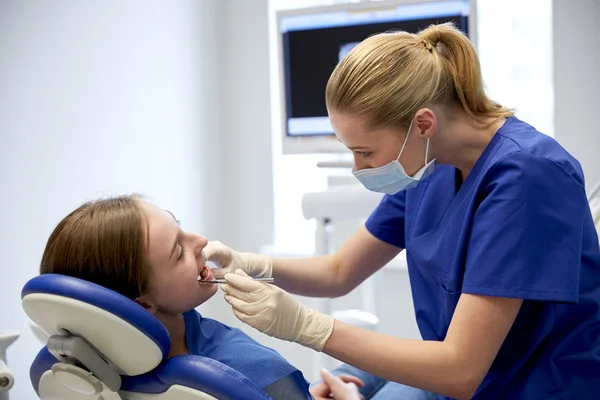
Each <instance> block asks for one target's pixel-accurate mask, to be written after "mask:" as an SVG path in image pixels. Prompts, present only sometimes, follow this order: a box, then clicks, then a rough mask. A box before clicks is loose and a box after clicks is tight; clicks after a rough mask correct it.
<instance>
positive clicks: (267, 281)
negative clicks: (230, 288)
mask: <svg viewBox="0 0 600 400" xmlns="http://www.w3.org/2000/svg"><path fill="white" fill-rule="evenodd" d="M251 279H252V280H253V281H258V282H265V283H273V282H275V279H273V278H251ZM198 281H199V282H202V283H227V281H226V280H225V279H209V280H206V281H202V280H200V277H198Z"/></svg>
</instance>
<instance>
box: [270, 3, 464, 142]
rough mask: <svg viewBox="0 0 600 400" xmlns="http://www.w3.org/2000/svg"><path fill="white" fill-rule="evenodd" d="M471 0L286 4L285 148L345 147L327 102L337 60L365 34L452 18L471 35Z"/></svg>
mask: <svg viewBox="0 0 600 400" xmlns="http://www.w3.org/2000/svg"><path fill="white" fill-rule="evenodd" d="M472 3H475V1H471V2H470V1H469V0H404V1H400V0H394V1H390V0H387V1H364V2H358V3H348V4H337V5H332V6H326V7H315V8H306V9H295V10H284V11H279V12H277V14H276V18H277V29H278V30H277V36H278V47H279V49H278V52H279V65H278V67H279V71H278V73H279V84H280V100H281V108H280V109H281V112H282V116H281V117H282V118H281V120H282V134H283V137H282V144H283V153H284V154H301V153H347V152H348V150H347V149H346V148H345V147H344V146H343V145H341V143H339V142H338V140H337V139H336V137H335V135H334V133H333V130H332V128H331V125H330V123H329V118H328V116H327V109H326V106H325V87H326V85H327V80H328V79H329V76H330V75H331V72H332V71H333V69H334V67H335V66H336V64H337V63H338V62H339V61H340V60H341V59H342V58H343V57H344V55H346V54H347V53H348V52H349V51H350V50H351V49H352V48H353V47H354V46H356V45H357V44H358V43H359V42H360V41H362V40H364V39H366V38H367V37H369V36H371V35H374V34H377V33H381V32H386V31H394V30H403V31H407V32H412V33H416V32H418V31H420V30H422V29H424V28H426V27H427V26H429V25H431V24H437V23H444V22H453V23H454V24H455V25H456V26H457V27H458V28H459V29H461V30H462V31H463V32H465V33H466V34H467V35H469V37H470V38H471V40H472V41H474V35H473V34H474V27H475V25H474V22H473V18H471V16H472V15H474V4H472Z"/></svg>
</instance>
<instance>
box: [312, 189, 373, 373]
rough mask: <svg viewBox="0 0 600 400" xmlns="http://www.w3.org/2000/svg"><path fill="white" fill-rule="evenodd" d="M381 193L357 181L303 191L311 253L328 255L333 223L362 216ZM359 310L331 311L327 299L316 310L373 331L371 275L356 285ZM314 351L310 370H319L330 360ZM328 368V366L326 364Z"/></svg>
mask: <svg viewBox="0 0 600 400" xmlns="http://www.w3.org/2000/svg"><path fill="white" fill-rule="evenodd" d="M382 197H383V194H381V193H375V192H371V191H368V190H366V189H365V188H364V187H362V186H361V185H360V184H358V183H354V184H345V185H335V186H331V187H329V188H328V189H327V190H325V191H322V192H313V193H306V194H305V195H304V196H302V213H303V215H304V218H306V219H312V218H314V219H316V221H317V228H316V231H315V255H325V254H329V253H331V252H332V251H333V250H334V248H333V247H334V246H333V245H332V240H331V239H332V238H331V236H332V230H333V227H334V223H339V222H340V221H344V220H353V219H354V220H358V219H360V218H366V216H368V215H369V214H370V213H371V212H372V211H373V210H374V209H375V207H377V205H378V204H379V202H380V201H381V199H382ZM360 288H361V290H362V303H363V304H362V308H363V309H362V310H333V309H332V307H331V299H322V300H321V301H320V305H319V310H320V311H321V312H324V313H326V314H331V315H332V316H333V317H334V318H336V319H338V320H340V321H343V322H346V323H348V324H351V325H355V326H359V327H361V328H364V329H369V330H373V331H374V330H376V329H377V325H378V324H379V319H378V318H377V316H376V314H377V310H376V306H375V297H376V287H375V282H374V280H373V279H372V278H369V279H367V280H366V281H365V282H363V283H362V284H361V286H360ZM324 357H325V356H324V355H322V354H321V353H315V360H314V369H315V371H318V370H320V369H321V368H322V367H323V366H324V365H325V364H332V363H333V360H331V359H329V360H327V359H325V358H324ZM328 366H329V367H331V366H332V365H328Z"/></svg>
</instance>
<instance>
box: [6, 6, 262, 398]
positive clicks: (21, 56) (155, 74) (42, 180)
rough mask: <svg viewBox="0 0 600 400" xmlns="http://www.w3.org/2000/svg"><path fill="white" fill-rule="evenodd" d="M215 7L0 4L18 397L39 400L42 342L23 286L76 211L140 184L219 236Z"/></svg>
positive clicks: (9, 295) (9, 288)
mask: <svg viewBox="0 0 600 400" xmlns="http://www.w3.org/2000/svg"><path fill="white" fill-rule="evenodd" d="M218 3H219V1H217V0H203V1H201V2H200V1H195V0H179V1H173V2H165V1H147V0H129V1H126V2H125V1H121V0H110V1H101V2H99V1H85V2H79V1H66V0H57V1H52V2H48V1H43V0H29V1H26V2H22V1H19V0H8V1H6V0H3V1H1V2H0V255H1V256H0V260H1V261H0V329H2V328H13V329H18V330H19V331H21V334H22V336H21V338H20V339H19V340H18V341H17V342H16V343H15V344H14V345H13V346H11V348H10V349H9V352H8V357H9V365H10V367H11V369H12V371H13V372H14V374H15V376H16V378H17V381H16V386H15V388H14V389H13V390H12V391H11V398H12V399H16V400H28V399H33V398H35V396H34V392H33V389H32V388H31V384H30V381H29V373H28V371H29V366H30V364H31V361H32V360H33V357H34V356H35V354H36V353H37V351H38V350H39V349H40V348H41V345H40V344H39V343H38V342H37V341H36V340H35V339H34V338H33V335H32V334H31V333H30V331H29V330H28V326H27V318H26V316H25V314H24V313H23V312H22V311H21V310H22V309H21V306H20V290H21V288H22V287H23V285H24V283H25V282H26V281H27V280H28V279H29V278H31V277H32V276H34V275H35V274H36V273H37V271H38V265H39V260H40V257H41V254H42V250H43V248H44V245H45V241H46V239H47V237H48V235H49V234H50V231H51V230H52V229H53V228H54V226H55V225H56V223H57V222H58V221H59V220H60V219H61V218H62V217H63V216H64V215H65V214H66V213H67V212H69V211H71V210H72V209H73V208H74V207H76V206H77V205H78V204H79V203H81V202H82V201H83V200H86V199H91V198H95V197H97V196H98V195H109V194H116V193H122V192H131V191H136V192H143V193H146V194H148V195H150V196H152V198H154V200H155V201H156V202H157V203H158V204H161V205H163V206H165V207H168V208H169V209H172V210H174V211H175V212H176V213H177V216H178V217H179V218H181V220H182V221H183V223H184V224H186V225H187V227H189V228H190V229H194V230H198V231H200V232H205V233H208V234H212V235H215V234H217V235H218V232H217V231H218V230H219V227H218V226H217V224H216V222H217V221H216V217H215V215H216V214H218V212H219V209H218V207H219V201H218V198H217V197H216V196H217V195H218V193H219V189H218V186H216V184H215V182H216V181H217V178H215V177H214V176H213V175H212V174H210V173H208V172H210V171H215V170H217V169H218V168H217V167H215V166H217V165H218V163H219V162H220V158H219V155H218V154H216V153H215V151H214V148H215V143H217V142H218V140H217V139H218V136H217V132H219V129H220V128H219V124H220V118H219V114H218V112H219V111H218V108H217V107H218V105H219V101H218V95H219V90H218V86H217V84H218V81H219V79H218V77H219V75H218V65H217V64H216V63H215V62H213V60H214V58H215V55H216V54H218V53H217V47H216V46H217V43H216V39H217V34H216V33H217V31H216V29H217V25H218V22H216V20H215V16H216V13H217V7H218ZM267 120H268V118H267ZM267 136H268V135H267ZM216 146H217V147H218V143H217V145H216ZM207 188H210V189H211V190H210V191H209V190H207Z"/></svg>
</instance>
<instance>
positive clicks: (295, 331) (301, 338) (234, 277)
mask: <svg viewBox="0 0 600 400" xmlns="http://www.w3.org/2000/svg"><path fill="white" fill-rule="evenodd" d="M225 280H226V281H227V283H226V284H225V285H222V286H221V289H223V291H224V292H225V293H226V295H225V300H226V301H227V302H228V303H229V304H230V305H231V307H233V313H234V314H235V316H236V317H237V318H238V319H239V320H240V321H242V322H243V323H245V324H248V325H250V326H252V327H253V328H255V329H257V330H259V331H261V332H263V333H266V334H267V335H269V336H273V337H276V338H279V339H282V340H287V341H290V342H296V343H298V344H301V345H303V346H306V347H310V348H311V349H313V350H316V351H322V350H323V346H325V342H326V341H327V339H329V336H330V335H331V332H332V331H333V317H332V316H330V315H326V314H322V313H320V312H318V311H315V310H313V309H310V308H308V307H306V306H305V305H304V304H302V303H300V302H298V301H297V300H296V299H294V297H292V295H291V294H289V293H287V292H286V291H285V290H283V289H281V288H278V287H277V286H273V285H269V284H267V283H264V282H257V281H254V280H252V279H251V278H249V277H248V275H246V274H245V273H244V272H243V271H241V270H236V272H235V274H232V273H229V274H226V275H225Z"/></svg>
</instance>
